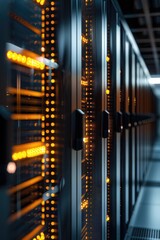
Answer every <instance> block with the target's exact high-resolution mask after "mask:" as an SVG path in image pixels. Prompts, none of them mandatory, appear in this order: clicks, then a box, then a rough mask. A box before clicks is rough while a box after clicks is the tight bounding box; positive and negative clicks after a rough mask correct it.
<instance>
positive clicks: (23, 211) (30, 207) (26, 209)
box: [9, 199, 42, 222]
mask: <svg viewBox="0 0 160 240" xmlns="http://www.w3.org/2000/svg"><path fill="white" fill-rule="evenodd" d="M41 202H42V199H37V200H36V201H34V202H33V203H31V204H30V205H28V206H26V207H24V208H22V209H21V210H20V211H18V212H16V213H14V214H12V215H11V216H10V218H9V222H13V221H15V220H17V219H19V218H20V217H22V216H23V215H25V214H27V213H28V212H30V211H31V210H33V209H34V208H36V207H37V206H38V205H40V204H41Z"/></svg>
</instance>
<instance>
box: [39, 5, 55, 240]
mask: <svg viewBox="0 0 160 240" xmlns="http://www.w3.org/2000/svg"><path fill="white" fill-rule="evenodd" d="M50 4H51V6H50V7H47V8H46V9H42V48H41V52H42V55H43V56H44V57H47V58H53V57H55V52H54V46H51V47H50V52H46V48H45V46H46V45H49V44H52V45H53V44H54V39H53V38H54V24H55V21H54V10H55V8H54V7H53V6H54V5H55V2H53V1H51V2H50ZM50 11H52V14H50ZM50 24H51V26H50ZM47 31H48V32H49V31H52V34H49V33H47ZM51 38H52V39H51ZM53 61H54V60H53ZM49 74H50V73H49V72H46V73H45V74H42V90H43V91H44V92H45V97H46V100H45V116H44V119H42V123H43V127H42V140H44V141H45V142H46V153H47V154H48V156H49V157H47V158H46V159H45V162H46V166H45V169H46V171H45V175H47V176H48V178H47V179H45V182H46V190H49V188H50V185H51V184H53V186H54V184H55V183H56V180H55V178H54V175H55V174H56V172H55V168H56V158H55V156H54V154H55V129H54V126H55V121H54V118H55V107H54V106H55V88H54V86H53V85H52V86H48V85H47V81H45V79H46V78H47V79H48V76H49ZM54 83H55V79H54V73H53V72H52V73H51V84H54ZM45 84H46V85H45ZM50 90H51V91H50ZM50 119H51V120H52V121H51V122H50ZM42 163H43V162H42ZM50 167H51V172H50ZM46 195H48V193H47V194H46ZM48 197H49V195H48ZM51 197H52V200H51V201H50V200H47V201H46V202H45V203H42V209H41V211H42V216H41V219H42V225H43V226H44V225H45V219H46V218H48V217H49V215H48V214H44V213H45V212H47V211H48V210H51V211H53V212H54V211H56V209H57V202H56V198H55V197H56V195H55V194H54V193H51ZM50 225H51V229H50V239H58V229H57V221H56V220H55V215H54V214H51V216H50ZM55 226H56V228H55Z"/></svg>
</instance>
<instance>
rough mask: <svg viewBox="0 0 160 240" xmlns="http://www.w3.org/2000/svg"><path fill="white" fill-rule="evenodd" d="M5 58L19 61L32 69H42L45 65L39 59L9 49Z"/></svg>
mask: <svg viewBox="0 0 160 240" xmlns="http://www.w3.org/2000/svg"><path fill="white" fill-rule="evenodd" d="M7 58H8V59H9V60H10V61H12V62H15V63H19V64H21V65H24V66H26V67H30V68H34V69H40V70H43V69H44V66H45V64H44V63H42V62H40V61H37V60H35V59H33V58H31V57H27V56H25V55H22V54H20V53H16V52H13V51H10V50H9V51H8V52H7Z"/></svg>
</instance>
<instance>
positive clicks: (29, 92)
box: [7, 87, 44, 98]
mask: <svg viewBox="0 0 160 240" xmlns="http://www.w3.org/2000/svg"><path fill="white" fill-rule="evenodd" d="M7 91H8V93H11V94H20V95H24V96H30V97H40V98H41V97H43V96H44V93H42V92H36V91H32V90H27V89H22V88H21V89H18V90H17V88H13V87H9V88H7Z"/></svg>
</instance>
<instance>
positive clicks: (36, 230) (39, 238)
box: [22, 225, 45, 240]
mask: <svg viewBox="0 0 160 240" xmlns="http://www.w3.org/2000/svg"><path fill="white" fill-rule="evenodd" d="M42 229H43V226H41V225H39V226H37V227H36V228H34V229H33V230H32V231H31V232H30V233H28V234H27V235H26V236H25V237H23V238H22V240H28V239H32V238H33V237H34V236H35V235H36V234H38V233H39V232H40V231H41V230H42ZM33 240H45V235H44V233H43V232H41V233H40V234H38V235H37V236H36V237H34V238H33Z"/></svg>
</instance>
